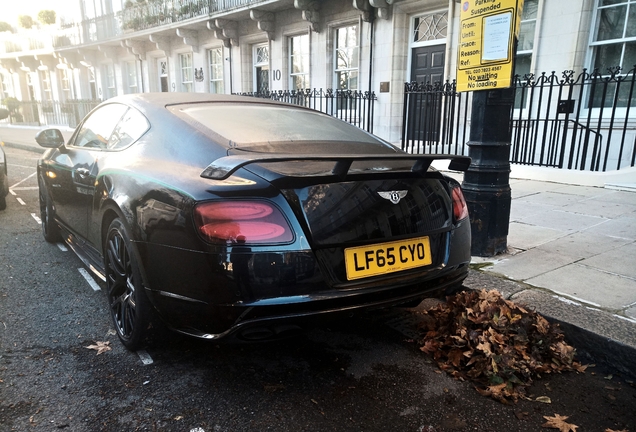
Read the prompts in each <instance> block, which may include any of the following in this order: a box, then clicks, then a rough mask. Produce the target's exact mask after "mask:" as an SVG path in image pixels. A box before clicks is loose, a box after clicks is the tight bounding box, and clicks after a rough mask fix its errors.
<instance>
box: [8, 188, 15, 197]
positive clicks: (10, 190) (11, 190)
mask: <svg viewBox="0 0 636 432" xmlns="http://www.w3.org/2000/svg"><path fill="white" fill-rule="evenodd" d="M9 193H10V194H11V195H13V196H16V195H17V194H16V193H15V192H13V189H9Z"/></svg>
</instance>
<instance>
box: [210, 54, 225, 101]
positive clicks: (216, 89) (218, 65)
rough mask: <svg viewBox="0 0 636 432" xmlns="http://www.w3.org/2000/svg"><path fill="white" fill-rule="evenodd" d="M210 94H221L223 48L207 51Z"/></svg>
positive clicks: (222, 91)
mask: <svg viewBox="0 0 636 432" xmlns="http://www.w3.org/2000/svg"><path fill="white" fill-rule="evenodd" d="M208 65H209V75H210V93H217V94H223V93H225V90H224V89H223V48H213V49H211V50H208Z"/></svg>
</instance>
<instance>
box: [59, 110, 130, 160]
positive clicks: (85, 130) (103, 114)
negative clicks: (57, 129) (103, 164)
mask: <svg viewBox="0 0 636 432" xmlns="http://www.w3.org/2000/svg"><path fill="white" fill-rule="evenodd" d="M127 109H128V107H127V106H126V105H122V104H117V103H112V104H108V105H104V106H103V107H101V108H99V109H98V110H96V111H95V112H94V113H92V114H91V115H90V117H89V118H87V119H86V121H84V123H83V124H82V126H81V128H80V130H79V132H78V133H77V136H76V137H75V140H74V141H73V143H72V144H71V145H73V146H75V147H83V148H92V149H101V150H104V149H106V148H107V147H108V141H109V139H110V136H111V134H112V133H113V130H114V129H115V125H117V123H118V122H119V120H120V119H121V117H122V115H124V112H126V110H127Z"/></svg>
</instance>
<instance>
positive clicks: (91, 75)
mask: <svg viewBox="0 0 636 432" xmlns="http://www.w3.org/2000/svg"><path fill="white" fill-rule="evenodd" d="M87 72H88V96H89V97H90V98H91V99H93V100H95V99H97V80H96V79H95V68H94V67H92V66H91V67H89V68H88V69H87Z"/></svg>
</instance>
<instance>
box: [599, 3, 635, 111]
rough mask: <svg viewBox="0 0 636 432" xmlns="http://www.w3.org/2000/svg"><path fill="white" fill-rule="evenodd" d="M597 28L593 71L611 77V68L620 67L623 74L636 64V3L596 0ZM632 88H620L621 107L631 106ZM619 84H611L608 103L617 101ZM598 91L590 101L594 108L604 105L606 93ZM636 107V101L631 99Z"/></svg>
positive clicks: (609, 85)
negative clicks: (628, 104) (603, 97)
mask: <svg viewBox="0 0 636 432" xmlns="http://www.w3.org/2000/svg"><path fill="white" fill-rule="evenodd" d="M593 25H594V28H593V29H592V38H591V43H590V48H591V52H592V61H591V69H593V70H594V69H598V72H599V73H601V74H603V75H607V74H608V73H609V71H608V69H609V68H615V67H620V68H621V72H622V73H623V74H625V73H627V72H628V71H630V70H632V69H633V68H634V65H635V64H636V0H596V8H595V11H594V21H593ZM629 91H630V86H629V85H623V86H621V87H620V91H619V94H618V98H617V106H619V107H621V106H622V107H625V106H627V101H628V100H629ZM615 92H616V83H615V82H612V83H610V84H608V87H607V94H606V96H605V103H607V101H611V100H613V99H614V97H615V96H614V95H615ZM599 93H601V92H597V93H595V94H594V96H593V97H592V98H591V100H590V104H591V106H592V107H599V106H601V105H602V104H603V102H602V100H601V99H602V94H599ZM631 101H632V102H631V105H632V106H634V105H636V99H635V98H632V99H631Z"/></svg>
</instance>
